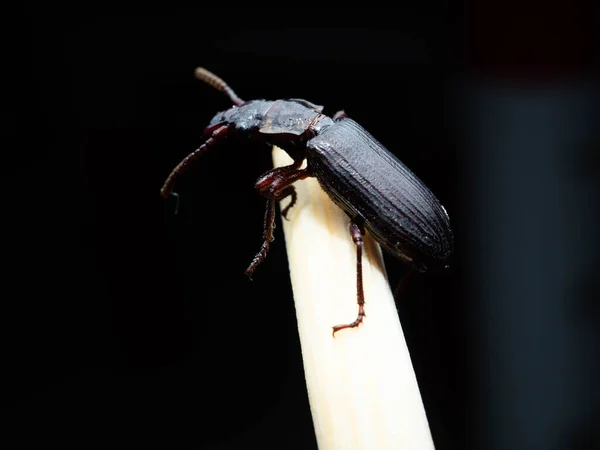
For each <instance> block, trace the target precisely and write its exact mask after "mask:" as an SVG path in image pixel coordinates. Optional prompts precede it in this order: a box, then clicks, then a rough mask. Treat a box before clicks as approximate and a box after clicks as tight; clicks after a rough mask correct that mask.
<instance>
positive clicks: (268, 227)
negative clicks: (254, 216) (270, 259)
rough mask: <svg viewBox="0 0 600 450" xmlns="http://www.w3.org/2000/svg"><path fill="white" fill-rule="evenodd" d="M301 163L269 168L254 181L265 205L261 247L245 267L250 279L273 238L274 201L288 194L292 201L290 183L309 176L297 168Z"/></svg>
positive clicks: (303, 170)
mask: <svg viewBox="0 0 600 450" xmlns="http://www.w3.org/2000/svg"><path fill="white" fill-rule="evenodd" d="M301 164H302V162H301V161H300V162H295V163H294V164H292V165H290V166H285V167H279V168H277V169H272V170H269V171H268V172H267V173H265V174H264V175H263V176H262V177H260V178H259V180H258V181H257V182H256V188H257V189H258V190H259V192H260V193H261V195H263V196H264V197H266V198H267V207H266V210H265V219H264V224H263V244H262V247H261V248H260V250H259V252H258V253H257V254H256V256H255V257H254V259H253V260H252V262H251V263H250V265H249V266H248V268H247V269H246V275H248V277H250V279H252V274H253V273H254V270H255V269H256V267H257V266H258V265H259V264H260V263H261V262H263V261H264V260H265V258H266V257H267V253H268V251H269V248H270V246H271V242H273V239H274V236H273V231H274V230H275V202H276V201H278V200H281V199H282V198H285V197H287V196H290V195H291V196H292V201H293V200H294V196H295V192H296V191H295V189H294V187H293V186H292V184H293V183H295V182H296V181H298V180H302V179H304V178H307V177H309V176H310V174H309V172H308V171H307V170H306V169H298V168H297V167H299V166H300V165H301Z"/></svg>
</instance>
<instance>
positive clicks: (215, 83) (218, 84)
mask: <svg viewBox="0 0 600 450" xmlns="http://www.w3.org/2000/svg"><path fill="white" fill-rule="evenodd" d="M195 75H196V78H198V79H199V80H202V81H204V82H205V83H207V84H210V85H211V86H212V87H214V88H215V89H217V90H218V91H221V92H223V93H224V94H225V95H226V96H227V97H229V100H231V101H232V103H233V104H234V105H236V106H240V105H242V104H244V100H242V99H241V98H239V97H238V96H237V94H236V93H235V92H233V89H231V88H230V87H229V85H228V84H227V83H225V81H223V80H222V79H221V78H219V77H218V76H216V75H215V74H214V73H212V72H209V71H208V70H206V69H205V68H204V67H198V68H196V71H195Z"/></svg>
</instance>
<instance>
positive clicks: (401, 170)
mask: <svg viewBox="0 0 600 450" xmlns="http://www.w3.org/2000/svg"><path fill="white" fill-rule="evenodd" d="M307 160H308V167H309V168H310V170H311V171H312V173H313V174H314V175H315V177H316V178H317V179H318V181H319V183H320V184H321V186H322V187H323V189H324V190H325V192H327V194H329V196H330V197H331V198H332V200H333V201H334V202H335V203H337V204H338V205H339V206H340V207H341V208H342V209H343V210H344V211H345V212H346V213H347V214H348V215H349V216H350V217H351V218H353V219H356V221H358V222H359V223H360V222H362V223H363V224H364V226H365V228H366V229H367V230H368V231H369V232H370V233H371V234H372V235H373V237H374V238H375V239H376V240H377V241H378V242H379V243H380V244H381V245H382V246H383V247H384V248H385V249H386V250H387V251H388V252H390V253H391V254H392V255H394V256H396V257H398V258H400V259H403V260H405V261H407V262H410V263H412V264H413V265H414V266H415V267H416V268H418V269H419V270H424V269H425V267H426V266H427V265H430V264H441V263H443V262H444V261H445V260H446V259H447V258H448V257H449V256H450V253H451V252H452V239H453V238H452V230H451V228H450V221H449V218H448V215H447V214H446V211H445V210H444V208H443V207H442V205H441V204H440V203H439V201H438V200H437V198H436V197H435V196H434V195H433V193H432V192H431V191H430V190H429V189H428V188H427V187H426V186H425V185H424V184H423V182H422V181H421V180H419V178H417V176H416V175H414V174H413V173H412V172H411V171H410V170H409V169H408V168H407V167H406V166H405V165H404V164H403V163H402V162H401V161H400V160H398V159H397V158H396V157H395V156H394V155H393V154H391V153H390V152H389V151H388V150H387V149H386V148H385V147H383V145H381V144H380V143H379V142H378V141H377V140H376V139H375V138H374V137H373V136H371V135H370V134H369V133H368V132H367V131H366V130H365V129H364V128H362V127H361V126H360V125H359V124H358V123H356V122H355V121H354V120H352V119H348V118H343V119H340V120H338V121H336V122H335V124H333V125H331V126H330V127H328V128H326V129H324V130H323V131H322V132H321V133H320V134H319V135H318V136H316V137H314V138H313V139H311V140H310V141H309V142H308V143H307Z"/></svg>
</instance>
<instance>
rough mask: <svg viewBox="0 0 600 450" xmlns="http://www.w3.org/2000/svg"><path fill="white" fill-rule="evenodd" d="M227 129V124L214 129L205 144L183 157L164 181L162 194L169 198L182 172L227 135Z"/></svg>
mask: <svg viewBox="0 0 600 450" xmlns="http://www.w3.org/2000/svg"><path fill="white" fill-rule="evenodd" d="M227 130H228V128H227V125H223V126H221V127H219V128H217V129H216V130H214V131H213V133H212V136H211V137H209V138H208V139H207V140H206V142H205V143H204V144H202V145H201V146H200V147H199V148H197V149H196V150H194V151H193V152H192V153H190V154H189V155H187V156H186V157H185V158H183V159H182V160H181V162H180V163H179V164H177V166H175V168H174V169H173V170H172V171H171V173H170V175H169V176H168V177H167V180H166V181H165V182H164V184H163V186H162V188H161V190H160V195H162V196H163V197H164V198H167V197H169V195H171V194H173V186H174V184H175V182H176V181H177V179H178V178H179V177H180V176H181V174H182V173H183V172H184V171H185V170H186V169H187V168H188V167H189V166H190V164H192V163H193V162H194V161H196V160H197V159H198V158H199V157H200V155H202V153H204V152H205V151H206V150H207V149H209V148H210V147H213V146H214V145H215V144H216V143H217V142H218V141H219V140H220V139H222V138H223V137H225V136H226V135H227ZM178 204H179V201H178Z"/></svg>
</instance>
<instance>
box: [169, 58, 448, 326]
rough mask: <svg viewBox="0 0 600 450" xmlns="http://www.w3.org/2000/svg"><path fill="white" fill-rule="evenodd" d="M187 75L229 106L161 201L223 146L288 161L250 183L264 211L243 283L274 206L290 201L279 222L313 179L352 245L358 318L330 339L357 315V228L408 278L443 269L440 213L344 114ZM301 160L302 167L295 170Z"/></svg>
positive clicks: (267, 236)
mask: <svg viewBox="0 0 600 450" xmlns="http://www.w3.org/2000/svg"><path fill="white" fill-rule="evenodd" d="M195 75H196V77H197V78H199V79H200V80H202V81H204V82H206V83H208V84H209V85H211V86H213V87H214V88H216V89H218V90H219V91H222V92H223V93H225V95H227V96H228V97H229V99H230V100H231V102H232V103H233V106H232V107H231V108H229V109H227V110H225V111H222V112H220V113H218V114H216V115H215V116H214V117H213V119H212V120H211V121H210V123H209V124H208V126H207V127H206V129H205V130H204V136H205V137H206V141H205V142H204V144H202V145H201V146H200V147H199V148H198V149H196V150H195V151H194V152H192V153H190V154H189V155H188V156H186V157H185V158H184V159H183V160H182V161H181V162H180V163H179V164H178V165H177V166H176V167H175V168H174V169H173V171H172V172H171V174H170V175H169V176H168V178H167V180H166V181H165V183H164V185H163V187H162V189H161V195H162V196H163V197H165V198H167V197H169V195H177V194H175V193H174V192H173V186H174V184H175V182H176V180H177V179H178V177H179V176H180V175H181V174H182V173H183V172H184V171H185V170H186V169H187V168H188V167H189V166H190V165H191V164H192V163H193V162H194V161H196V160H197V158H198V157H199V156H200V155H201V154H202V153H204V152H205V151H206V150H208V149H210V148H212V147H215V146H216V145H220V144H221V143H222V142H223V141H225V140H232V139H236V138H244V139H247V138H253V139H256V140H258V141H259V142H264V143H265V144H269V145H276V146H278V147H281V148H282V149H283V150H285V151H286V152H287V153H288V155H289V156H290V157H291V158H292V159H293V160H294V162H293V164H291V165H289V166H286V167H279V168H275V169H271V170H268V171H267V172H265V173H264V174H263V175H262V176H261V177H260V178H259V179H258V181H257V182H256V185H255V187H256V189H257V190H258V192H259V193H260V194H261V195H262V196H264V197H265V198H266V199H267V206H266V211H265V218H264V233H263V238H264V241H263V244H262V247H261V249H260V251H259V252H258V253H257V254H256V256H255V257H254V259H253V260H252V262H251V264H250V266H249V267H248V268H247V269H246V274H247V275H248V276H249V277H251V276H252V274H253V273H254V270H255V269H256V267H257V266H258V265H259V264H260V263H261V262H262V261H263V260H264V259H265V257H266V256H267V252H268V251H269V246H270V244H271V242H272V241H273V231H274V228H275V204H276V201H279V200H282V199H284V198H286V197H291V199H290V203H289V204H288V205H287V206H286V207H285V208H284V209H283V210H282V211H281V214H282V216H283V217H284V218H286V216H287V213H288V211H289V210H290V208H291V207H293V206H294V204H295V202H296V191H295V189H294V186H293V184H294V183H295V182H296V181H298V180H302V179H305V178H307V177H315V178H316V179H317V180H318V182H319V184H320V185H321V187H322V188H323V190H324V191H325V192H326V193H327V194H328V196H329V197H330V198H331V200H333V202H334V203H336V204H337V205H338V206H339V207H340V208H341V209H342V210H343V211H344V212H345V213H346V214H347V215H348V216H349V217H350V225H349V231H350V236H351V238H352V240H353V242H354V244H355V245H356V258H357V262H356V278H357V294H356V295H357V303H358V315H357V317H356V319H355V320H354V321H353V322H351V323H347V324H342V325H336V326H334V327H333V335H334V336H335V333H336V332H337V331H339V330H341V329H344V328H354V327H357V326H358V325H360V324H361V323H362V321H363V317H365V310H364V303H365V300H364V292H363V286H362V250H363V236H364V234H365V230H368V231H369V232H370V233H371V235H372V236H373V237H374V238H375V240H376V241H377V242H379V244H381V246H382V247H383V248H384V249H385V250H386V251H387V252H389V253H390V254H391V255H393V256H395V257H396V258H399V259H400V260H402V261H403V262H405V263H407V264H408V265H409V266H410V267H411V268H412V269H413V272H414V271H416V272H424V271H426V270H427V269H428V268H430V267H432V266H443V265H444V264H445V263H446V261H447V259H448V258H449V256H450V254H451V253H452V247H453V235H452V229H451V227H450V219H449V217H448V214H447V213H446V210H445V209H444V207H443V206H442V205H441V204H440V202H439V201H438V200H437V198H436V197H435V196H434V195H433V193H432V192H431V191H430V190H429V189H428V188H427V187H426V186H425V184H423V182H422V181H421V180H419V178H417V177H416V175H414V174H413V172H411V171H410V170H409V169H408V168H407V167H406V166H405V165H404V164H403V163H402V162H401V161H400V160H399V159H398V158H396V157H395V156H394V155H393V154H392V153H390V152H389V150H387V149H386V148H385V147H384V146H383V145H381V144H380V143H379V142H378V141H377V140H376V139H375V138H374V137H373V136H371V134H369V133H368V132H367V131H366V130H365V129H364V128H363V127H361V126H360V125H359V124H358V123H356V122H355V121H354V120H352V119H350V118H349V117H347V115H346V114H345V113H344V111H339V112H337V113H336V114H334V115H333V116H332V117H328V116H326V115H325V114H323V113H322V111H323V106H320V105H316V104H314V103H311V102H309V101H307V100H303V99H289V100H274V101H270V100H250V101H244V100H242V99H240V98H239V97H238V96H237V95H236V94H235V92H234V91H233V90H232V89H231V88H230V87H229V86H228V85H227V83H225V82H224V81H223V80H222V79H220V78H219V77H217V76H216V75H214V74H213V73H211V72H209V71H208V70H206V69H204V68H201V67H199V68H197V69H196V71H195ZM304 160H306V167H305V168H301V166H302V164H303V162H304Z"/></svg>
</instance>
